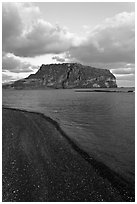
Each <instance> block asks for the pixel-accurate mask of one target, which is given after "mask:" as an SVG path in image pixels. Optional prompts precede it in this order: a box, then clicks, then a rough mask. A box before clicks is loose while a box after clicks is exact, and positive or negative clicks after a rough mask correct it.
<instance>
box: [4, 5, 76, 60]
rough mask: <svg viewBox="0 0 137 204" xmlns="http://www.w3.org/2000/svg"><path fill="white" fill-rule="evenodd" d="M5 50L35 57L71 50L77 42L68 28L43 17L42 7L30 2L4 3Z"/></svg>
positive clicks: (18, 54)
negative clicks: (40, 8)
mask: <svg viewBox="0 0 137 204" xmlns="http://www.w3.org/2000/svg"><path fill="white" fill-rule="evenodd" d="M2 26H3V27H2V28H3V29H2V30H3V33H2V34H3V35H2V36H3V51H4V52H10V53H14V55H17V56H23V57H34V56H38V55H42V54H46V53H54V54H58V53H61V52H64V51H67V50H68V49H69V48H70V47H71V46H72V45H74V44H75V43H76V41H75V35H74V34H72V33H70V32H68V30H67V29H66V28H62V27H60V26H59V25H52V24H50V23H49V22H47V21H45V20H43V19H42V16H41V13H40V10H39V8H38V7H36V6H33V5H32V4H28V3H24V4H23V3H3V9H2Z"/></svg>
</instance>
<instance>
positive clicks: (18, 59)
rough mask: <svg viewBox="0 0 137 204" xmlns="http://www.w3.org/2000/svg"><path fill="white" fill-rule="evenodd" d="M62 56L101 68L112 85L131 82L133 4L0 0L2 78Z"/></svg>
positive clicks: (16, 76)
mask: <svg viewBox="0 0 137 204" xmlns="http://www.w3.org/2000/svg"><path fill="white" fill-rule="evenodd" d="M65 62H66V63H67V62H78V63H81V64H84V65H90V66H94V67H97V68H105V69H106V68H107V69H109V70H110V71H111V72H112V73H113V74H114V75H115V76H116V79H117V84H118V86H135V4H134V3H131V2H125V3H124V2H41V3H38V2H33V3H30V2H25V3H15V2H12V3H10V2H8V3H6V2H4V3H2V79H3V82H4V83H5V82H9V81H14V80H18V79H21V78H24V77H26V76H28V75H30V74H32V73H35V72H36V71H37V70H38V69H39V67H40V66H41V65H42V64H50V63H65Z"/></svg>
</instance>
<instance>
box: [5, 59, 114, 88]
mask: <svg viewBox="0 0 137 204" xmlns="http://www.w3.org/2000/svg"><path fill="white" fill-rule="evenodd" d="M4 87H5V88H15V89H38V88H44V89H45V88H56V89H62V88H63V89H72V88H116V87H117V84H116V78H115V76H114V75H113V74H112V73H111V72H110V71H109V70H107V69H99V68H94V67H90V66H84V65H81V64H78V63H63V64H49V65H44V64H42V66H41V67H40V69H39V70H38V71H37V72H36V73H35V74H31V75H29V76H28V77H27V78H25V79H21V80H18V81H15V82H14V83H13V84H12V85H5V86H4Z"/></svg>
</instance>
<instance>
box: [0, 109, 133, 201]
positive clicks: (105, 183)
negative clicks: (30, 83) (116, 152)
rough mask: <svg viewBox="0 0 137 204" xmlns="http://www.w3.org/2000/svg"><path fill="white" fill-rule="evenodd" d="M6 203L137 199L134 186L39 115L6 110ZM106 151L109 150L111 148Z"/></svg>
mask: <svg viewBox="0 0 137 204" xmlns="http://www.w3.org/2000/svg"><path fill="white" fill-rule="evenodd" d="M2 121H3V123H2V135H3V139H2V142H3V144H2V145H3V155H2V156H3V161H2V162H3V165H2V172H3V192H2V193H3V201H8V202H10V201H16V202H42V201H45V202H46V201H52V202H55V201H58V202H61V201H70V202H75V201H77V202H80V201H83V202H84V201H94V202H97V201H98V202H99V201H110V202H112V201H113V202H116V201H117V202H122V201H134V200H135V197H134V184H132V183H129V182H127V181H126V180H124V179H123V178H122V177H121V176H120V175H118V174H116V173H115V172H113V171H112V170H110V169H109V168H108V167H106V166H105V165H104V164H102V163H100V162H98V161H96V160H94V158H91V157H90V156H89V155H88V154H87V153H86V152H84V151H83V150H81V149H80V148H79V147H78V146H77V145H76V144H75V143H74V142H73V141H71V139H70V138H69V137H68V136H67V135H66V134H65V133H64V132H63V131H62V130H61V128H60V127H59V125H58V124H57V122H55V121H53V120H52V119H50V118H49V117H46V116H44V115H42V114H40V113H33V112H27V111H22V110H16V109H10V108H3V112H2ZM106 151H107V150H106Z"/></svg>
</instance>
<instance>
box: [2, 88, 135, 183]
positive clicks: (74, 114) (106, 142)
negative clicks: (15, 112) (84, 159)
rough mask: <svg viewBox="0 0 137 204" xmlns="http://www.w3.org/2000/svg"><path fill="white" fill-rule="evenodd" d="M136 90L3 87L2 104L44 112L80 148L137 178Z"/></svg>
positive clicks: (116, 169) (131, 178) (125, 174)
mask: <svg viewBox="0 0 137 204" xmlns="http://www.w3.org/2000/svg"><path fill="white" fill-rule="evenodd" d="M134 96H135V95H134V93H96V92H81V93H80V92H74V90H18V91H17V90H4V91H3V105H7V106H10V107H16V108H21V109H27V110H33V111H37V112H42V113H44V114H46V115H48V116H50V117H52V118H53V119H55V120H56V121H58V122H59V123H60V125H61V127H62V128H63V129H64V130H65V131H66V132H67V134H68V135H69V136H70V137H71V138H72V139H73V140H75V141H76V142H77V143H78V144H79V146H81V148H83V149H84V150H85V151H87V152H88V153H89V154H90V155H93V156H94V157H95V158H97V159H98V160H100V161H102V162H104V163H105V164H106V165H108V166H109V167H110V168H112V169H113V170H115V171H117V172H119V173H120V174H122V175H123V176H125V177H126V178H127V179H129V180H134V159H135V158H134V157H135V156H134V149H135V147H134V143H135V138H134V136H135V132H134V127H135V124H134V122H135V118H134V115H135V114H134V109H135V108H134V106H135V103H134Z"/></svg>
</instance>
